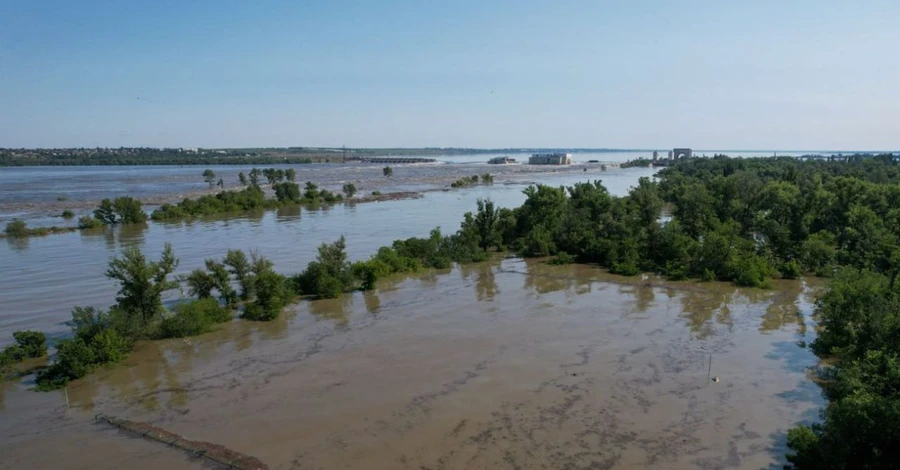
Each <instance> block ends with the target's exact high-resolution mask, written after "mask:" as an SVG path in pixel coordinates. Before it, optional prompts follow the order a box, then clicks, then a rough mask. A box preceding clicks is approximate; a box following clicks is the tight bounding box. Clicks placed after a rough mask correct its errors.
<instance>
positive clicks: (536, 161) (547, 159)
mask: <svg viewBox="0 0 900 470" xmlns="http://www.w3.org/2000/svg"><path fill="white" fill-rule="evenodd" d="M528 164H529V165H571V164H572V154H571V153H535V154H533V155H532V156H531V157H530V158H529V159H528Z"/></svg>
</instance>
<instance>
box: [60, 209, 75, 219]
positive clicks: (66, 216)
mask: <svg viewBox="0 0 900 470" xmlns="http://www.w3.org/2000/svg"><path fill="white" fill-rule="evenodd" d="M59 216H60V217H62V218H63V219H71V218H74V217H75V213H74V212H72V211H70V210H68V209H66V210H64V211H62V214H60V215H59Z"/></svg>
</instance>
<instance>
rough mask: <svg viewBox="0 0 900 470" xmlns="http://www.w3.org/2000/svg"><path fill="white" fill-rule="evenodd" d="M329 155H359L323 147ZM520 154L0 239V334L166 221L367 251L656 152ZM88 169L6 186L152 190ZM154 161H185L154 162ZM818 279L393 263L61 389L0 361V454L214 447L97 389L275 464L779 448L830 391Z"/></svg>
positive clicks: (87, 464) (752, 460) (93, 454)
mask: <svg viewBox="0 0 900 470" xmlns="http://www.w3.org/2000/svg"><path fill="white" fill-rule="evenodd" d="M481 157H482V156H479V158H481ZM630 158H634V156H631V157H630ZM477 165H479V164H477V163H473V162H465V161H463V162H461V163H457V164H455V165H454V164H449V163H447V164H434V165H430V166H429V165H411V166H408V167H407V166H404V167H403V168H397V167H395V176H394V178H393V179H392V180H389V181H387V182H381V183H377V184H385V185H393V186H391V188H392V190H408V189H410V188H412V190H426V189H434V187H435V185H436V184H444V183H443V182H444V181H445V180H447V179H448V178H449V180H452V179H455V178H457V177H458V176H456V175H459V176H465V175H470V174H476V173H483V172H484V170H485V169H486V168H487V165H481V166H477ZM298 168H301V169H302V168H311V169H313V168H314V167H310V166H299V167H298ZM335 168H343V171H344V172H346V173H352V172H353V171H357V170H358V168H357V169H354V168H350V167H337V166H332V167H328V169H327V171H328V172H334V171H336V170H334V169H335ZM421 168H424V169H421ZM495 168H499V170H495ZM517 168H518V169H517ZM521 168H525V167H512V166H510V167H493V166H492V167H491V168H490V170H491V171H492V172H493V173H495V174H497V175H498V176H497V178H496V180H495V184H493V185H491V186H478V187H474V188H467V189H460V190H452V191H428V192H425V193H424V196H423V197H422V198H421V199H415V200H395V201H386V202H379V203H366V204H357V205H352V204H347V205H336V206H333V207H330V208H329V207H323V208H319V209H307V208H302V209H301V208H297V207H295V208H286V209H282V210H278V211H271V212H262V213H258V214H244V215H241V216H229V217H224V218H212V219H207V220H198V221H193V222H189V223H167V224H157V223H150V224H148V225H147V226H146V227H134V226H131V227H121V228H114V229H101V230H97V231H84V232H80V233H68V234H61V235H51V236H47V237H33V238H28V239H18V240H17V239H6V240H3V241H0V262H2V265H3V269H2V270H0V286H3V288H2V289H0V305H3V306H4V308H3V309H0V346H5V345H6V344H8V343H10V342H11V341H12V338H11V333H12V332H13V331H16V330H21V329H37V330H42V331H45V332H48V333H50V334H51V337H52V338H54V339H55V338H59V337H62V336H64V335H67V334H68V327H67V326H66V325H65V322H66V321H67V320H68V319H69V318H70V310H71V307H72V306H74V305H85V306H86V305H93V306H96V307H100V308H106V307H107V306H109V305H110V304H111V303H113V300H114V299H113V298H114V295H115V291H116V284H115V283H114V282H112V281H110V280H107V279H105V278H104V277H103V273H104V271H105V269H106V265H107V262H108V260H109V259H110V257H112V256H115V255H116V254H117V253H119V252H120V251H121V249H122V248H124V247H127V246H138V247H140V248H141V249H143V250H144V252H145V253H146V254H147V255H148V256H150V257H156V256H158V253H159V252H160V250H161V249H162V247H163V244H164V243H166V242H170V243H172V244H173V246H174V249H175V253H176V255H177V256H178V257H179V258H180V259H181V265H180V266H179V268H178V270H177V273H178V274H185V273H187V272H189V271H190V270H192V269H193V268H195V267H199V266H201V265H202V262H203V259H204V258H207V257H221V256H222V255H224V253H225V252H226V250H228V249H231V248H239V249H244V250H250V249H258V250H259V251H260V253H262V254H264V255H265V256H267V257H269V258H270V259H272V260H274V261H275V267H276V269H277V270H278V271H280V272H282V273H295V272H298V271H300V270H302V269H303V268H304V267H305V266H306V264H307V263H308V262H309V261H311V260H312V259H313V258H314V256H315V252H316V247H317V246H318V245H319V244H320V243H322V242H330V241H333V240H334V239H336V238H338V237H339V236H340V235H342V234H343V235H345V236H346V237H347V245H348V252H349V255H350V257H351V259H362V258H366V257H368V256H370V255H371V254H372V253H374V252H375V251H376V250H377V248H378V247H380V246H383V245H387V244H390V243H391V242H392V241H393V240H394V239H397V238H406V237H411V236H426V235H427V234H428V231H429V230H430V229H431V228H433V227H435V226H441V227H442V228H443V229H444V230H445V231H446V232H452V231H455V230H456V229H457V228H458V225H459V222H460V221H461V218H462V215H463V213H464V212H466V211H470V210H474V208H475V202H476V201H477V200H478V199H479V198H491V199H492V200H494V201H495V202H497V203H498V204H499V205H500V206H504V207H514V206H517V205H519V204H520V203H521V202H522V201H523V200H524V195H523V194H522V190H523V189H524V188H525V186H526V184H528V183H530V182H542V183H545V184H551V185H570V184H573V183H575V182H578V181H589V180H593V179H601V180H602V181H603V183H604V184H605V185H606V186H607V188H608V189H609V190H610V192H611V193H612V194H616V195H623V194H625V193H626V192H627V191H628V189H629V188H630V187H632V186H634V185H635V184H636V183H637V180H638V178H640V177H642V176H651V175H652V174H653V173H654V170H651V169H636V168H633V169H618V168H614V169H610V170H608V171H602V170H601V169H600V168H599V167H598V166H596V165H595V166H590V165H589V166H587V168H588V171H586V172H585V171H583V170H581V169H580V168H576V169H568V170H564V169H555V168H544V169H540V171H532V170H528V171H525V170H522V169H521ZM506 169H508V170H506ZM12 170H15V169H12ZM26 170H28V171H39V170H42V171H46V172H49V173H43V175H44V176H43V177H38V178H37V179H38V180H40V179H42V178H43V179H44V180H45V181H46V180H47V179H50V180H52V179H53V177H52V175H53V174H54V173H53V172H56V171H60V169H56V168H49V169H26ZM78 170H79V169H78V168H75V169H72V168H67V169H65V170H64V171H62V173H60V174H59V175H58V178H59V179H60V180H62V181H68V183H65V184H62V183H61V184H60V185H58V186H54V185H53V184H49V185H48V188H50V189H51V190H50V191H49V192H48V193H47V195H46V197H45V199H44V200H43V202H41V197H36V196H35V197H31V199H28V200H26V201H25V202H22V201H20V202H17V203H15V204H24V205H21V207H20V209H21V208H22V207H25V206H27V205H28V204H34V206H29V207H32V209H28V210H33V211H34V212H33V217H34V218H33V219H29V220H30V221H31V220H35V221H37V223H40V222H41V219H40V217H42V216H41V214H43V213H45V212H46V210H47V208H48V207H50V205H52V204H54V203H55V202H54V201H55V198H56V196H55V191H57V190H58V189H59V188H60V187H67V185H70V183H71V187H73V188H76V187H78V185H79V184H80V185H82V187H86V188H87V187H91V184H90V181H89V180H91V179H94V180H96V188H99V189H97V192H95V193H92V194H91V195H90V196H84V198H83V199H79V196H75V195H74V193H73V195H72V197H70V198H69V201H76V202H77V201H79V200H81V201H88V200H90V199H94V198H100V197H114V196H117V195H121V194H122V191H126V193H128V194H147V195H150V194H152V192H153V191H156V189H149V190H147V191H148V192H147V193H139V190H136V189H134V187H133V186H131V185H130V183H123V181H127V180H128V178H127V177H122V176H121V175H119V176H117V175H115V174H114V173H108V172H104V171H103V170H97V169H96V168H94V169H90V168H89V169H86V170H84V171H87V172H89V173H90V172H91V171H100V173H98V174H92V176H85V175H84V174H82V175H81V176H66V175H68V174H69V172H73V171H74V172H75V173H77V171H78ZM196 170H197V168H189V169H187V170H186V169H179V168H170V169H165V168H163V169H160V168H157V167H152V168H135V167H130V168H127V171H128V172H134V173H135V174H139V175H143V176H140V177H139V179H140V178H144V179H146V180H147V181H151V183H149V184H150V185H151V186H152V187H160V186H167V185H168V186H170V187H169V188H168V189H165V190H164V191H162V190H160V192H159V194H161V195H163V196H164V197H170V196H171V195H172V194H173V192H177V191H190V189H181V188H182V186H179V183H177V179H178V178H181V177H184V178H187V176H186V175H190V177H191V178H194V176H193V174H194V173H196ZM228 170H230V171H234V172H237V171H239V169H238V168H234V167H229V168H228ZM476 170H478V171H476ZM123 171H125V170H124V169H123ZM145 171H149V172H151V173H148V174H144V173H142V172H145ZM155 171H162V172H164V173H165V172H166V171H171V172H172V174H171V175H170V176H168V177H165V178H168V179H165V181H164V182H162V183H160V182H155V183H154V182H152V180H153V179H154V178H156V176H148V175H155V174H156V173H152V172H155ZM216 171H217V172H219V171H220V170H219V169H216ZM222 171H225V169H223V170H222ZM322 171H326V170H322ZM360 171H362V170H360ZM365 171H371V172H372V175H371V176H368V177H364V178H361V179H362V180H363V181H370V182H372V184H376V183H375V181H376V180H378V181H384V180H385V178H383V177H382V176H381V175H380V168H379V167H377V166H376V167H374V168H370V169H367V170H365ZM407 172H408V173H407ZM415 172H423V173H424V172H434V174H433V175H431V176H427V175H426V176H421V175H420V176H415V175H414V173H415ZM404 173H407V174H406V175H405V176H404ZM329 174H331V173H329ZM7 175H8V173H7V169H3V170H2V171H0V179H2V178H6V177H7ZM178 175H181V176H178ZM70 177H71V178H82V183H78V184H75V183H74V182H73V180H67V179H66V178H70ZM331 177H333V178H334V180H328V181H330V183H329V184H337V183H338V182H339V181H341V180H340V179H339V178H350V177H348V176H347V175H346V174H345V175H343V176H342V175H340V174H338V173H334V174H332V176H329V178H331ZM13 179H15V178H13ZM107 179H108V181H107ZM198 179H199V177H198ZM299 179H300V180H301V181H302V180H304V179H306V178H305V177H304V176H303V173H301V175H300V176H299ZM310 179H312V178H310ZM320 180H327V178H325V177H323V178H321V179H320ZM5 181H9V180H5ZM117 181H118V183H116V182H117ZM185 184H188V183H185ZM189 184H195V183H189ZM201 184H202V183H201ZM368 184H369V183H365V185H358V186H362V187H364V188H366V191H368V190H369V188H368V186H367V185H368ZM117 185H118V186H117ZM154 185H155V186H154ZM3 190H6V186H5V184H0V192H2V191H3ZM130 191H135V192H134V193H132V192H130ZM76 192H77V191H76ZM163 196H161V197H163ZM4 197H5V196H4ZM51 198H52V200H51ZM26 199H27V198H26ZM29 201H30V202H29ZM35 201H37V202H35ZM48 204H49V205H48ZM0 205H2V203H0ZM820 287H821V286H820V285H819V283H818V282H817V281H816V280H808V281H776V282H775V288H774V289H772V290H758V289H739V288H736V287H734V286H731V285H726V284H720V283H693V282H687V283H671V282H666V281H665V280H663V279H658V278H654V277H644V278H622V277H618V276H611V275H609V274H606V273H605V272H604V271H602V270H599V269H596V268H593V267H589V266H580V265H572V266H560V267H554V266H549V265H547V264H546V263H543V262H541V261H540V260H529V261H527V262H526V261H523V260H520V259H514V258H511V259H502V260H500V259H497V260H493V261H491V262H487V263H481V264H476V265H471V266H463V267H458V268H454V269H453V270H446V271H425V272H422V273H417V274H415V275H411V276H398V277H395V278H391V279H386V280H383V281H380V282H379V284H378V288H377V289H376V290H375V291H372V292H366V293H361V292H357V293H354V294H348V295H345V296H343V297H341V298H339V299H335V300H322V301H314V302H307V301H304V302H301V303H298V304H296V305H293V306H291V307H290V309H289V311H288V312H286V314H285V315H284V316H283V317H282V318H280V319H279V320H277V321H275V322H271V323H251V322H245V321H241V320H236V321H234V322H232V323H230V324H228V325H224V326H223V327H222V328H220V329H219V330H217V331H216V332H213V333H211V334H207V335H204V336H201V337H197V338H191V339H189V340H174V341H160V342H153V343H141V344H139V345H138V347H137V349H136V351H135V352H134V353H133V354H132V355H131V356H130V357H129V358H128V360H127V361H125V363H123V364H120V365H117V366H115V367H112V368H108V369H101V370H99V371H97V372H95V373H94V374H92V375H91V376H89V377H87V378H86V379H83V380H79V381H76V382H74V383H72V384H70V386H69V387H68V389H67V390H66V391H65V392H53V393H37V392H33V391H29V390H28V389H29V388H30V387H31V386H33V376H31V377H27V378H25V379H24V380H23V381H21V382H17V381H8V382H5V383H0V436H2V439H0V456H2V458H0V468H63V467H64V468H72V469H82V468H83V469H98V468H99V469H106V468H109V469H114V468H130V469H135V470H142V469H148V470H149V469H156V468H171V469H179V468H208V467H207V466H206V465H207V464H204V463H202V462H200V461H197V460H194V459H192V458H191V457H189V456H187V455H185V454H183V453H181V452H179V451H177V450H174V449H170V448H167V447H165V446H163V445H160V444H157V443H153V442H147V441H144V440H142V439H139V438H134V437H132V436H128V435H126V434H123V433H121V432H119V431H117V430H114V429H110V428H109V427H108V426H106V427H104V426H103V425H99V424H95V423H94V422H93V417H94V415H95V414H97V413H105V414H108V415H113V416H117V417H120V418H125V419H130V420H135V421H144V422H149V423H151V424H154V425H156V426H159V427H162V428H165V429H167V430H169V431H172V432H175V433H178V434H181V435H183V436H184V437H185V438H187V439H191V440H202V441H208V442H212V443H215V444H220V445H224V446H226V447H229V448H232V449H234V450H236V451H238V452H241V453H244V454H248V455H252V456H254V457H257V458H259V459H261V460H262V461H263V462H265V463H267V464H268V465H269V467H270V468H273V469H331V468H347V469H376V470H377V469H389V470H393V469H410V470H423V469H426V470H439V469H440V470H454V469H495V468H512V469H538V468H561V469H575V468H594V469H610V468H659V469H680V468H685V469H688V468H691V469H693V468H705V469H719V468H754V469H757V468H780V466H781V464H782V463H783V455H784V453H785V451H786V448H785V435H786V434H785V433H786V431H787V429H789V428H790V427H792V426H794V425H796V423H798V422H809V421H812V420H814V419H815V418H816V416H817V415H816V413H817V410H818V409H819V408H820V407H821V405H822V397H821V393H820V391H819V389H818V387H817V386H816V385H815V384H814V383H813V382H812V381H811V380H809V378H808V377H807V375H806V369H807V368H808V367H810V366H813V365H815V364H816V359H815V357H814V356H813V355H812V354H811V353H810V352H809V351H808V350H807V349H806V348H804V347H801V346H800V344H803V342H808V341H811V340H812V339H813V336H814V331H815V329H814V323H813V322H812V320H811V315H812V311H813V303H814V299H815V295H816V292H817V291H818V290H819V289H820ZM179 296H180V294H179V293H178V292H172V293H170V294H169V295H168V297H167V300H174V299H177V298H178V297H179ZM713 377H718V378H719V381H718V382H714V381H712V380H710V379H711V378H713ZM67 402H68V404H69V406H68V407H67V406H66V403H67Z"/></svg>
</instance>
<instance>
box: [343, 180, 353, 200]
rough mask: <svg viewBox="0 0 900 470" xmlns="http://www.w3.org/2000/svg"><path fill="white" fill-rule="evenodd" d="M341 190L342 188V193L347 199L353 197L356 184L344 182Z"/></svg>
mask: <svg viewBox="0 0 900 470" xmlns="http://www.w3.org/2000/svg"><path fill="white" fill-rule="evenodd" d="M343 190H344V195H346V196H347V199H350V198H352V197H353V195H354V194H356V185H355V184H353V183H351V182H347V183H344V188H343Z"/></svg>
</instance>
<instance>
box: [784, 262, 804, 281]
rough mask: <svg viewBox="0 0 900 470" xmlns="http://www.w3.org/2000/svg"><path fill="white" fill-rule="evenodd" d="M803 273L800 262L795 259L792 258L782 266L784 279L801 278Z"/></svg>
mask: <svg viewBox="0 0 900 470" xmlns="http://www.w3.org/2000/svg"><path fill="white" fill-rule="evenodd" d="M802 275H803V269H802V268H801V267H800V263H798V262H797V261H795V260H790V261H788V262H787V263H784V265H782V266H781V277H782V278H783V279H799V278H800V276H802Z"/></svg>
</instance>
